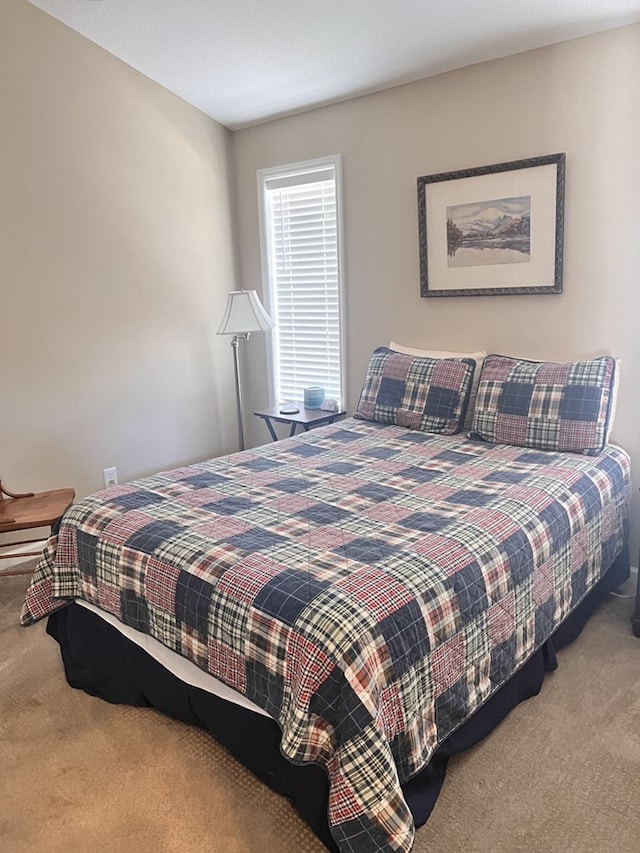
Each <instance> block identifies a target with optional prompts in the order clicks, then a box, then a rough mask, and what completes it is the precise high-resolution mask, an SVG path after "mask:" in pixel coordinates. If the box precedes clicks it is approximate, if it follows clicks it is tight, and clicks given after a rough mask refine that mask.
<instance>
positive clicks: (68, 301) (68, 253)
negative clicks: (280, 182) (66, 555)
mask: <svg viewBox="0 0 640 853" xmlns="http://www.w3.org/2000/svg"><path fill="white" fill-rule="evenodd" d="M0 104H1V105H2V118H1V125H2V130H1V131H0V240H1V243H2V245H1V248H0V407H1V410H0V474H1V475H2V477H3V479H4V480H5V481H6V483H7V486H8V487H9V488H13V489H15V490H18V491H20V490H26V489H28V488H32V489H43V488H53V487H57V486H62V485H70V486H74V487H75V488H76V490H77V492H78V494H80V495H84V494H87V493H89V492H92V491H95V490H97V489H99V488H102V487H103V479H102V469H103V468H106V467H109V466H112V465H115V466H117V468H118V473H119V476H120V480H121V482H122V481H124V480H128V479H131V478H133V477H136V476H141V475H144V474H147V473H150V472H154V471H157V470H160V469H163V468H168V467H173V466H175V465H179V464H182V463H186V462H190V461H196V460H200V459H203V458H208V457H210V456H213V455H215V454H217V453H221V452H222V451H223V450H230V449H235V441H236V426H235V419H234V418H235V415H234V410H233V407H232V406H229V401H233V393H234V392H233V375H232V360H231V352H230V348H229V346H228V344H229V341H228V339H226V338H216V336H215V331H216V328H217V323H218V321H219V319H220V318H221V316H222V313H223V310H224V305H225V302H226V293H227V291H229V290H232V289H234V286H235V265H236V263H235V252H234V236H233V233H232V228H233V224H232V219H233V211H232V204H231V188H230V181H231V166H230V163H231V134H230V133H229V132H228V131H227V130H225V129H224V128H222V127H221V126H220V125H218V124H216V123H215V122H214V121H212V120H211V119H209V118H207V117H206V116H204V115H203V114H202V113H200V112H199V111H197V110H196V109H194V108H193V107H190V106H189V105H187V104H186V103H185V102H184V101H181V100H180V99H179V98H177V97H175V96H173V95H171V94H170V93H169V92H167V91H166V90H165V89H163V88H161V87H160V86H158V85H156V84H155V83H152V82H151V81H150V80H148V79H147V78H145V77H143V76H142V75H140V74H138V73H137V72H135V71H134V70H133V69H132V68H130V67H129V66H127V65H125V64H124V63H122V62H120V61H119V60H117V59H115V58H114V57H113V56H111V55H110V54H108V53H106V52H105V51H103V50H101V49H100V48H98V47H96V46H95V45H94V44H92V43H90V42H89V41H87V40H86V39H84V38H82V37H81V36H79V35H78V34H77V33H75V32H73V31H72V30H70V29H67V28H66V27H64V26H62V25H61V24H59V23H58V22H57V21H55V20H54V19H53V18H51V17H49V16H47V15H46V14H44V13H43V12H41V11H40V10H38V9H36V8H35V7H33V6H31V5H30V4H28V3H27V2H25V0H2V4H1V5H0Z"/></svg>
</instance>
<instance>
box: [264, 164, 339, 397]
mask: <svg viewBox="0 0 640 853" xmlns="http://www.w3.org/2000/svg"><path fill="white" fill-rule="evenodd" d="M258 194H259V204H260V225H261V243H262V263H263V277H264V285H265V286H264V295H265V300H266V302H267V304H268V305H269V310H270V312H271V316H272V317H273V319H274V321H275V323H276V328H275V329H274V332H273V334H272V335H270V336H269V337H270V338H271V350H272V353H271V384H272V393H273V398H274V399H275V402H276V403H280V402H283V401H284V400H296V401H301V400H302V399H303V397H304V394H303V389H304V388H306V387H309V386H312V385H318V386H321V387H322V388H324V389H325V392H326V396H327V398H333V399H335V400H337V401H338V402H339V403H341V402H342V401H343V399H344V394H343V376H342V350H341V348H342V341H341V313H342V312H341V279H342V275H341V262H340V210H339V199H340V158H339V157H328V158H323V159H321V160H312V161H308V162H306V163H296V164H294V165H291V166H284V167H278V168H275V169H264V170H261V171H259V172H258Z"/></svg>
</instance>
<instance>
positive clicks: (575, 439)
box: [469, 355, 616, 454]
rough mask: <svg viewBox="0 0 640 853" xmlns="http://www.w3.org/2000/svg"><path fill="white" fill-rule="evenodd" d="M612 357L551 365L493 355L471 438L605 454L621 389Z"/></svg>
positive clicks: (484, 375)
mask: <svg viewBox="0 0 640 853" xmlns="http://www.w3.org/2000/svg"><path fill="white" fill-rule="evenodd" d="M615 375H616V362H615V359H614V358H612V357H611V356H604V357H603V358H595V359H592V360H591V361H574V362H553V361H550V362H546V361H529V360H527V359H521V358H511V357H509V356H504V355H488V356H487V357H486V358H485V360H484V364H483V367H482V373H481V374H480V382H479V385H478V395H477V397H476V406H475V411H474V414H473V423H472V425H471V432H470V433H469V436H470V438H479V439H481V440H483V441H491V442H495V443H496V444H514V445H516V446H519V447H531V448H535V449H536V450H556V451H572V452H574V453H588V454H595V453H600V451H602V450H603V449H604V447H605V445H606V443H607V438H608V434H609V421H610V418H611V410H612V404H613V398H614V389H615Z"/></svg>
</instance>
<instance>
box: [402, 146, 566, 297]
mask: <svg viewBox="0 0 640 853" xmlns="http://www.w3.org/2000/svg"><path fill="white" fill-rule="evenodd" d="M565 160H566V155H565V154H564V153H563V152H559V153H557V154H544V155H542V156H541V157H528V158H527V159H525V160H510V161H509V162H508V163H492V164H490V165H488V166H476V167H474V168H464V169H457V170H456V171H451V172H436V173H434V174H432V175H422V176H420V177H419V178H418V179H417V191H418V248H419V253H420V296H435V297H441V296H507V295H512V294H521V295H532V294H534V293H562V253H563V243H564V236H563V235H564V184H565Z"/></svg>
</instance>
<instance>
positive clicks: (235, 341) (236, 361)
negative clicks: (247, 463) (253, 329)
mask: <svg viewBox="0 0 640 853" xmlns="http://www.w3.org/2000/svg"><path fill="white" fill-rule="evenodd" d="M240 338H244V339H245V341H246V340H248V338H249V332H246V333H245V334H244V335H239V334H236V335H234V336H233V337H232V338H231V346H232V347H233V369H234V373H235V377H236V406H237V409H238V442H239V444H240V450H244V424H243V422H242V413H243V411H244V407H243V403H242V382H241V379H240V357H239V353H238V349H239V347H240Z"/></svg>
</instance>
